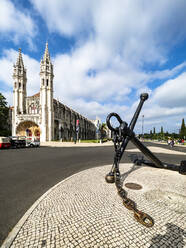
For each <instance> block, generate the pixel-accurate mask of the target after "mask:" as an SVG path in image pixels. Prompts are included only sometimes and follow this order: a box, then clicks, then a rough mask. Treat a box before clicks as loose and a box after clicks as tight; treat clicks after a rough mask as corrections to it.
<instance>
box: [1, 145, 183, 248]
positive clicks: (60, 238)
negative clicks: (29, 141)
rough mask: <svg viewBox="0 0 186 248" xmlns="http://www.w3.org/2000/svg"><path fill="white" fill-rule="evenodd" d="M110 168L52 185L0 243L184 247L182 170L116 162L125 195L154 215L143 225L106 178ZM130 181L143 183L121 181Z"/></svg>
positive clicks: (56, 245)
mask: <svg viewBox="0 0 186 248" xmlns="http://www.w3.org/2000/svg"><path fill="white" fill-rule="evenodd" d="M163 150H166V149H163ZM164 152H165V151H164ZM110 169H111V165H106V166H102V167H96V168H92V169H88V170H85V171H82V172H80V173H77V174H74V175H73V176H71V177H69V178H66V179H65V180H63V181H62V182H60V183H59V184H57V185H55V186H54V187H53V188H51V189H50V190H49V191H48V192H46V193H45V194H44V195H43V196H42V197H41V198H40V199H38V201H37V202H35V203H34V205H33V206H32V207H31V208H30V209H29V210H28V211H27V213H26V214H25V215H24V216H23V218H22V219H21V220H20V221H19V223H18V224H17V225H16V227H15V228H14V229H13V231H12V232H11V233H10V234H9V236H8V238H7V239H6V240H5V242H4V244H3V246H2V248H5V247H6V248H8V247H11V248H13V247H14V248H20V247H21V248H22V247H38V248H39V247H40V248H41V247H51V248H54V247H62V248H65V247H66V248H67V247H68V248H70V247H71V248H73V247H82V248H86V247H87V248H88V247H95V248H96V247H105V248H106V247H107V248H112V247H117V248H120V247H121V248H125V247H129V248H130V247H131V248H138V247H139V248H143V247H145V248H157V247H161V248H166V247H167V248H173V247H174V248H176V247H178V248H179V247H180V248H184V247H186V207H185V206H186V176H184V175H180V174H179V173H178V172H174V171H169V170H163V169H158V168H151V167H139V166H134V165H133V164H121V165H120V170H121V174H122V180H123V181H124V183H123V187H124V189H125V190H126V191H127V192H128V195H127V196H128V197H129V198H131V199H132V200H134V201H135V202H136V204H137V208H138V209H139V210H141V211H144V212H145V213H147V214H149V215H150V216H151V217H152V218H153V219H154V222H155V224H154V226H153V227H151V228H146V227H144V226H142V225H141V224H139V223H138V222H136V220H135V219H134V217H133V213H132V212H131V211H130V210H128V209H126V208H125V207H124V206H123V204H122V199H121V198H120V197H119V195H118V194H117V190H116V187H115V184H107V183H106V182H105V179H104V177H105V175H106V174H107V173H108V172H109V171H110ZM129 182H130V183H131V182H132V183H137V184H139V185H141V186H142V189H140V190H132V189H129V188H127V187H125V184H126V183H129Z"/></svg>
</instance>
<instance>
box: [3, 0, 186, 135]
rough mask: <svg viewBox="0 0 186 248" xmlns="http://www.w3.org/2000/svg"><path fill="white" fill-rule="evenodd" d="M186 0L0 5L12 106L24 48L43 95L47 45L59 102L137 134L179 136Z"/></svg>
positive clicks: (32, 81) (42, 0)
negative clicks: (116, 118) (130, 126)
mask: <svg viewBox="0 0 186 248" xmlns="http://www.w3.org/2000/svg"><path fill="white" fill-rule="evenodd" d="M185 13H186V1H185V0H176V1H175V0H163V1H162V0H152V1H148V0H141V1H139V0H133V1H131V0H117V1H115V0H93V1H90V0H78V1H77V0H52V1H51V0H0V92H2V93H3V94H4V95H5V96H6V98H7V100H8V103H9V104H10V105H12V90H13V89H12V86H13V80H12V71H13V63H15V61H16V58H17V56H18V48H19V47H20V48H22V53H23V60H24V65H25V67H26V68H27V78H28V82H27V93H28V95H33V94H35V93H37V92H38V91H39V88H40V81H39V70H40V60H41V57H42V56H43V53H44V49H45V43H46V41H48V44H49V51H50V55H51V58H52V62H53V64H54V74H55V77H54V96H55V98H57V99H59V100H60V101H61V102H63V103H64V104H66V105H68V106H69V107H71V108H73V109H74V110H76V111H78V112H80V113H81V114H83V115H84V116H86V117H88V118H90V119H95V118H96V116H98V117H100V118H101V119H102V121H105V118H106V116H107V115H108V114H109V113H110V112H117V113H119V114H120V115H121V117H122V119H123V120H125V121H127V122H130V119H131V117H132V115H133V113H134V111H135V108H136V106H137V104H138V101H139V95H140V93H142V92H148V93H149V99H148V100H147V101H146V102H145V104H144V108H143V110H142V112H141V115H140V117H139V120H138V123H137V125H136V132H138V133H139V132H141V130H142V115H144V130H145V132H149V131H150V129H152V128H153V127H156V130H157V131H159V130H160V127H161V126H163V127H164V131H167V130H168V131H173V132H178V130H179V128H180V126H181V120H182V118H186V28H185V27H186V15H185Z"/></svg>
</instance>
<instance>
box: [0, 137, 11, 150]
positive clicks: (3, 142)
mask: <svg viewBox="0 0 186 248" xmlns="http://www.w3.org/2000/svg"><path fill="white" fill-rule="evenodd" d="M10 146H11V143H10V139H9V138H8V137H0V148H9V147H10Z"/></svg>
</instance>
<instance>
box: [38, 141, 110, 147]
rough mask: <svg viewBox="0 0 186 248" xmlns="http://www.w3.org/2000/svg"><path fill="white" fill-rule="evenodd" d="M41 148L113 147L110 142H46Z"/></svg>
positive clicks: (42, 143)
mask: <svg viewBox="0 0 186 248" xmlns="http://www.w3.org/2000/svg"><path fill="white" fill-rule="evenodd" d="M41 146H51V147H94V146H98V147H102V146H113V142H112V141H107V142H104V143H85V142H76V144H75V143H74V142H61V141H47V142H41Z"/></svg>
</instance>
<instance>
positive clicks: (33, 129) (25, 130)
mask: <svg viewBox="0 0 186 248" xmlns="http://www.w3.org/2000/svg"><path fill="white" fill-rule="evenodd" d="M40 133H41V131H40V128H39V126H38V125H37V124H36V123H35V122H32V121H23V122H21V123H19V125H18V126H17V128H16V135H18V136H29V137H38V138H39V137H40Z"/></svg>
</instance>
